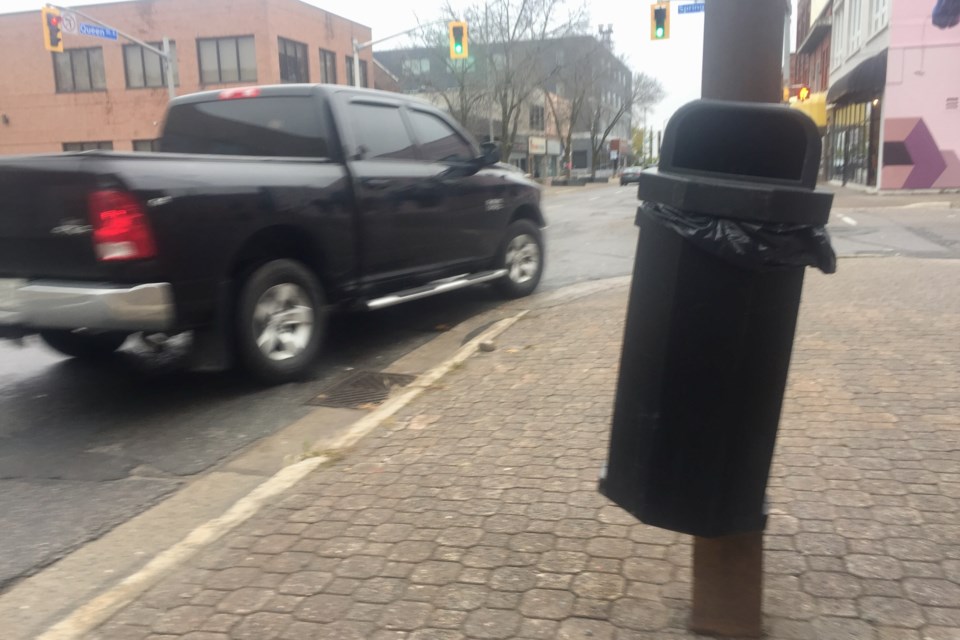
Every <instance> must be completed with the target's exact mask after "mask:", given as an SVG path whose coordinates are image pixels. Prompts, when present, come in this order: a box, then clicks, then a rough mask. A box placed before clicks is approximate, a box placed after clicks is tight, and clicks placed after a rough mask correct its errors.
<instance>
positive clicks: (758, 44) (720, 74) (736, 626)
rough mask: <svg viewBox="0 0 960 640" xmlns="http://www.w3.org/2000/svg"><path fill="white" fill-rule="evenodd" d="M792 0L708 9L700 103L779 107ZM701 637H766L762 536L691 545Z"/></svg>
mask: <svg viewBox="0 0 960 640" xmlns="http://www.w3.org/2000/svg"><path fill="white" fill-rule="evenodd" d="M789 10H790V7H789V0H724V1H723V2H708V3H706V7H705V11H706V15H705V16H704V33H703V83H702V95H703V97H704V98H711V99H715V100H733V101H741V102H774V103H778V102H780V101H781V97H782V95H781V94H782V92H783V79H782V74H783V67H782V61H783V46H784V35H785V34H784V30H785V16H786V15H787V13H788V12H789ZM690 628H691V629H692V630H693V631H696V632H698V633H705V634H714V635H722V636H738V637H759V636H760V635H762V633H763V532H762V531H756V532H749V533H743V534H739V535H732V536H722V537H718V538H702V537H695V538H694V541H693V613H692V616H691V619H690Z"/></svg>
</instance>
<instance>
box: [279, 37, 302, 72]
mask: <svg viewBox="0 0 960 640" xmlns="http://www.w3.org/2000/svg"><path fill="white" fill-rule="evenodd" d="M277 42H278V44H279V45H280V81H281V82H310V71H309V69H308V67H307V45H305V44H303V43H301V42H294V41H293V40H287V39H286V38H277Z"/></svg>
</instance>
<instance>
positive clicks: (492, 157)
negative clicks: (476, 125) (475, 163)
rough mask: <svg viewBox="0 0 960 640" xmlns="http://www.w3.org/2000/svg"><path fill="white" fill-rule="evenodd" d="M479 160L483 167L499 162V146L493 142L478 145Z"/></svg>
mask: <svg viewBox="0 0 960 640" xmlns="http://www.w3.org/2000/svg"><path fill="white" fill-rule="evenodd" d="M480 161H481V163H482V164H483V166H485V167H489V166H491V165H494V164H497V163H498V162H500V147H499V145H497V143H495V142H484V143H483V144H481V145H480Z"/></svg>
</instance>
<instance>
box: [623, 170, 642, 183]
mask: <svg viewBox="0 0 960 640" xmlns="http://www.w3.org/2000/svg"><path fill="white" fill-rule="evenodd" d="M642 171H643V167H624V168H623V170H622V171H620V186H621V187H623V186H625V185H628V184H630V183H632V182H640V173H641V172H642Z"/></svg>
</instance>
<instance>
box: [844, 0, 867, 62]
mask: <svg viewBox="0 0 960 640" xmlns="http://www.w3.org/2000/svg"><path fill="white" fill-rule="evenodd" d="M861 6H862V3H861V0H847V23H848V27H849V30H850V36H849V38H848V39H847V52H848V53H850V54H853V53H856V52H857V51H859V50H860V44H861V43H862V42H863V14H862V13H861V11H860V7H861Z"/></svg>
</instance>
